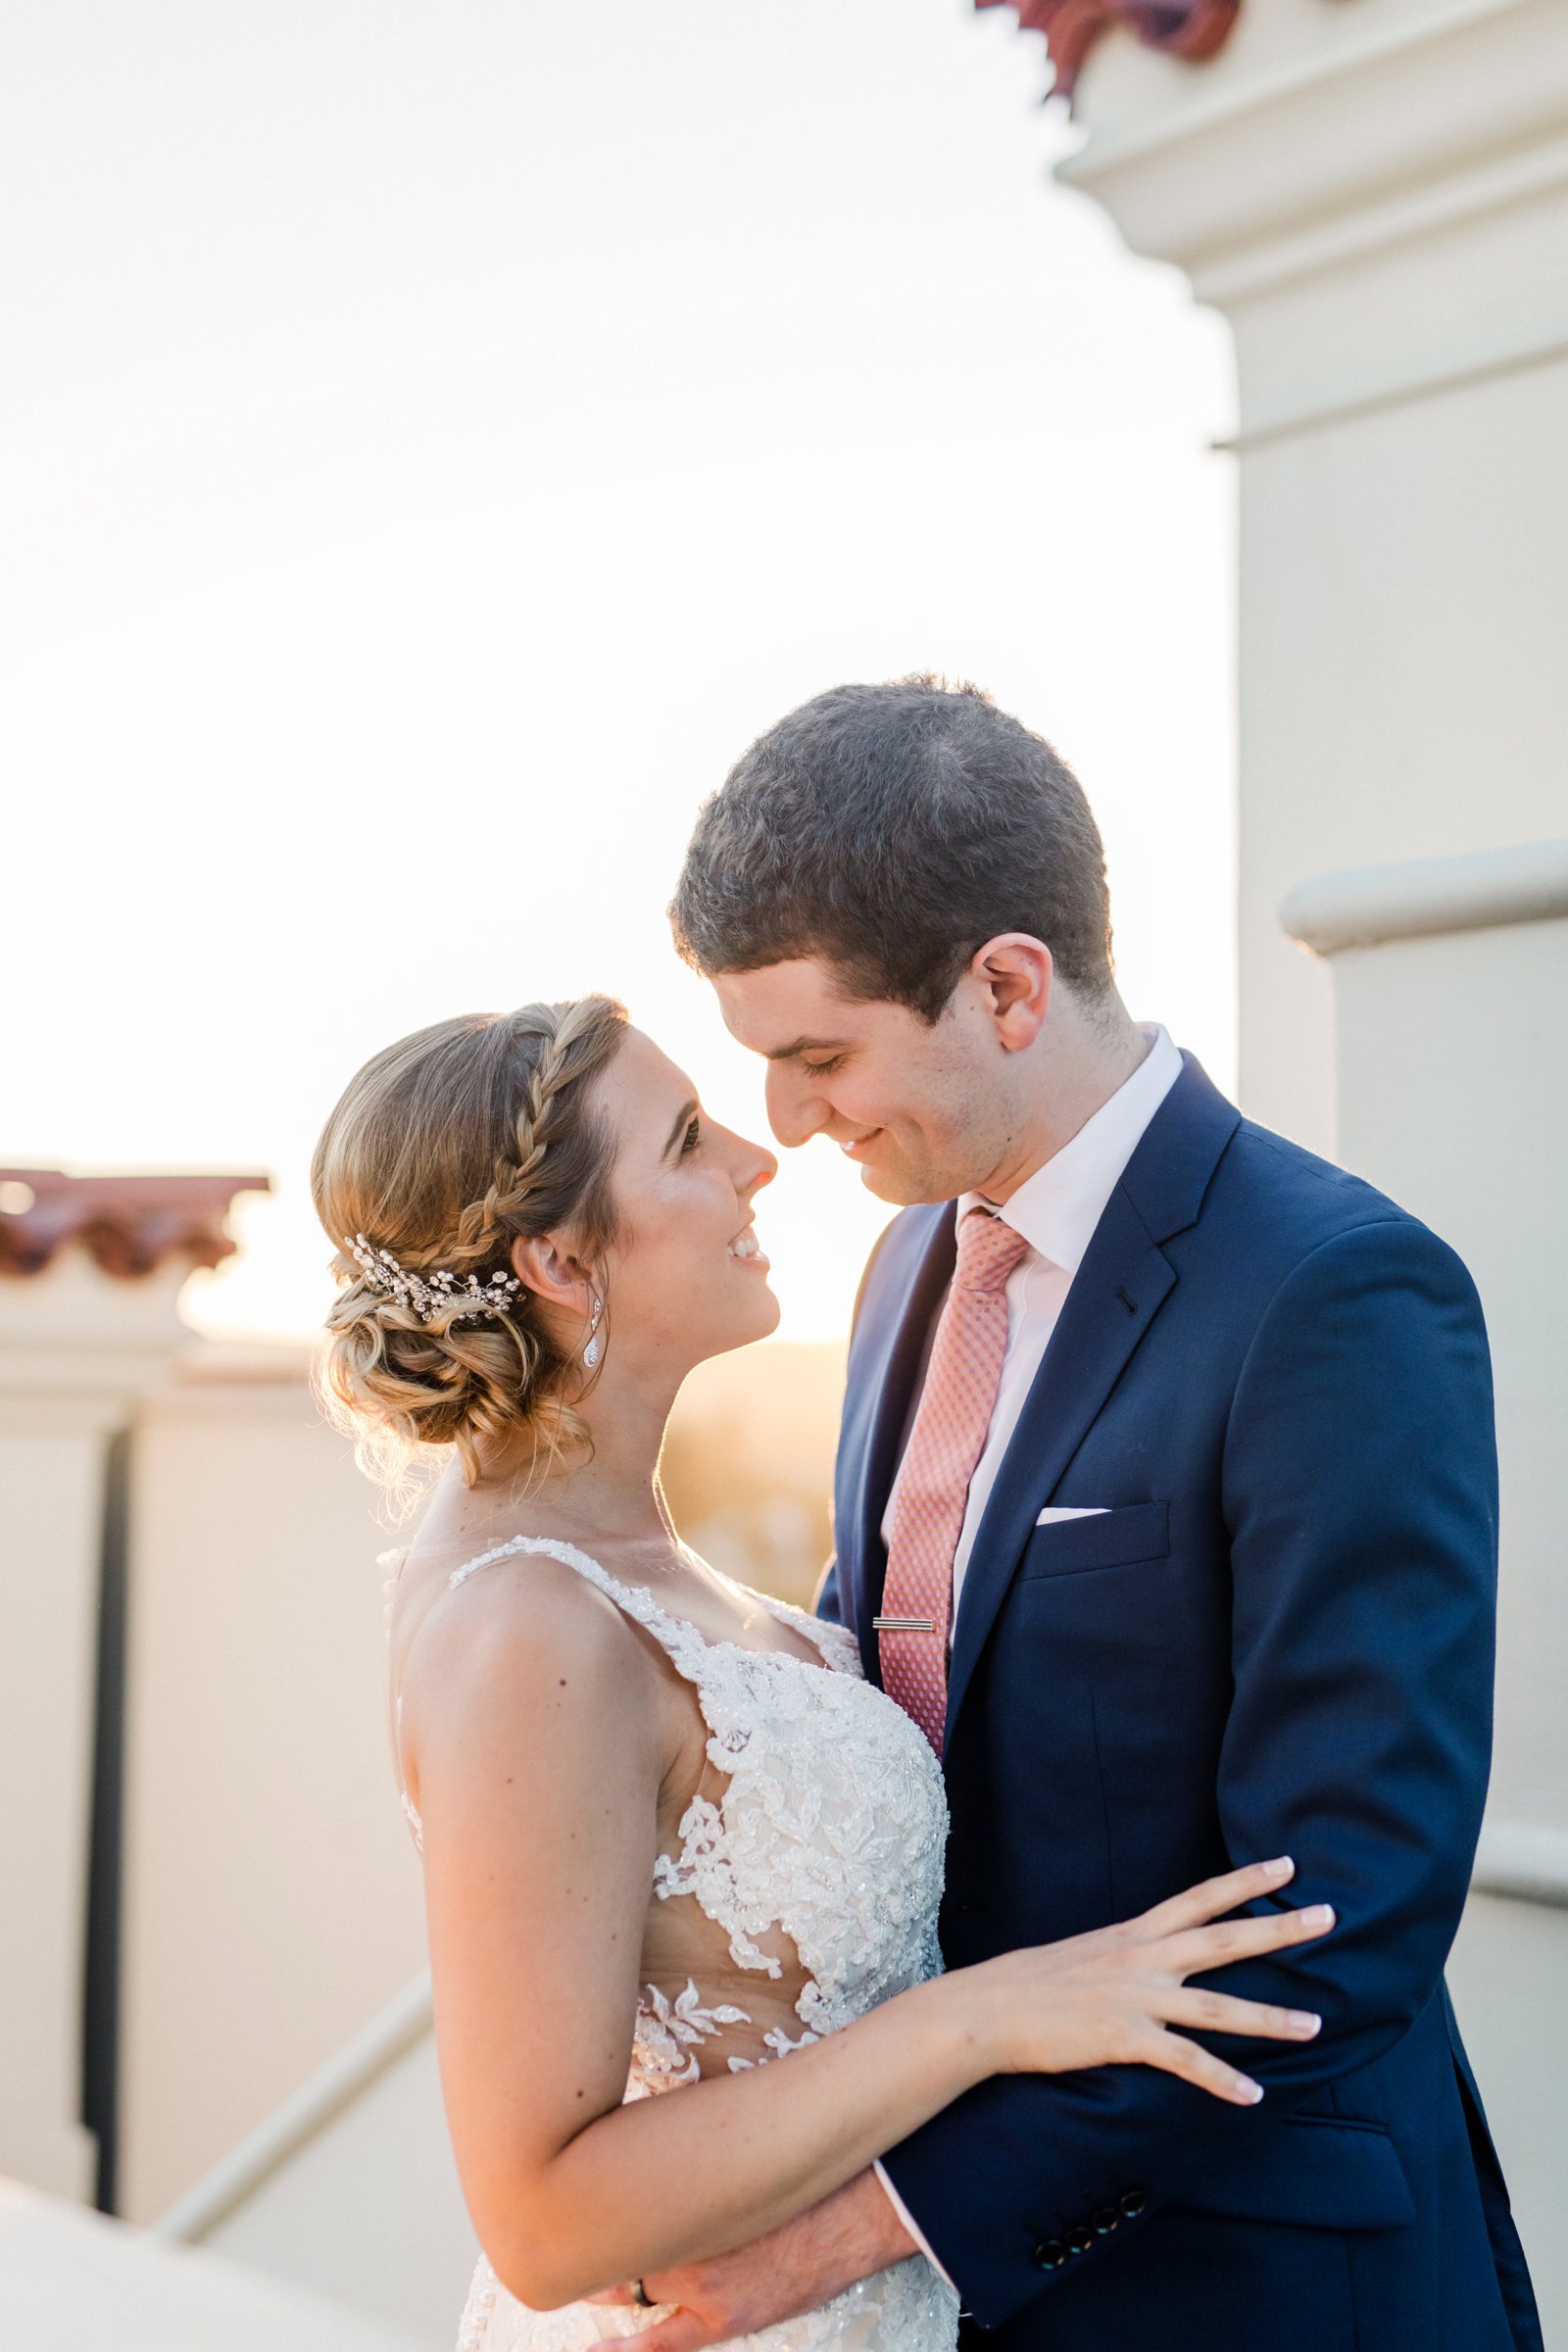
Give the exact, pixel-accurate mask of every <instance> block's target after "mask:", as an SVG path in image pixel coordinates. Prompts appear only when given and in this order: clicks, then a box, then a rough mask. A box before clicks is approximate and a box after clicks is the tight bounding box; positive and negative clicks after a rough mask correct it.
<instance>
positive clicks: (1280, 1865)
mask: <svg viewBox="0 0 1568 2352" xmlns="http://www.w3.org/2000/svg"><path fill="white" fill-rule="evenodd" d="M1263 1868H1264V1869H1265V1870H1266V1871H1267V1872H1268V1875H1269V1877H1270V1878H1271V1879H1288V1878H1289V1877H1290V1875H1291V1873H1292V1871H1293V1870H1294V1869H1295V1868H1296V1864H1295V1863H1294V1862H1293V1861H1292V1859H1291V1857H1290V1855H1289V1854H1280V1855H1278V1856H1276V1858H1275V1859H1274V1860H1273V1861H1272V1862H1265V1863H1264V1865H1263Z"/></svg>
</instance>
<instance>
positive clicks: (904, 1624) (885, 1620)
mask: <svg viewBox="0 0 1568 2352" xmlns="http://www.w3.org/2000/svg"><path fill="white" fill-rule="evenodd" d="M936 1630H937V1628H936V1619H935V1618H934V1617H873V1618H872V1620H871V1631H872V1632H873V1633H874V1634H934V1633H935V1632H936Z"/></svg>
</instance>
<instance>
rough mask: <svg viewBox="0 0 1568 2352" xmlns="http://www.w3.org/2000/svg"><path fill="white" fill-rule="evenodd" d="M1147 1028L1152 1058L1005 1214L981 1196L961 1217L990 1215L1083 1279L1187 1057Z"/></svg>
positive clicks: (972, 1197) (965, 1204) (966, 1201)
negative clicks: (1113, 1202)
mask: <svg viewBox="0 0 1568 2352" xmlns="http://www.w3.org/2000/svg"><path fill="white" fill-rule="evenodd" d="M1142 1028H1143V1034H1144V1036H1145V1037H1146V1038H1148V1040H1149V1052H1148V1053H1147V1054H1145V1055H1144V1058H1143V1060H1142V1061H1141V1062H1140V1063H1139V1065H1138V1067H1137V1069H1136V1070H1134V1071H1133V1073H1132V1076H1131V1077H1130V1078H1125V1079H1123V1081H1122V1083H1121V1085H1120V1086H1119V1087H1118V1088H1117V1089H1116V1092H1115V1093H1114V1094H1113V1095H1112V1096H1111V1097H1110V1100H1109V1101H1108V1102H1106V1103H1102V1104H1101V1106H1100V1108H1099V1109H1098V1110H1097V1111H1096V1112H1095V1114H1094V1116H1093V1118H1090V1119H1086V1120H1085V1121H1084V1124H1083V1125H1082V1126H1081V1127H1080V1128H1079V1130H1078V1132H1077V1134H1076V1135H1075V1136H1073V1137H1072V1138H1071V1140H1070V1141H1069V1142H1067V1143H1065V1144H1063V1145H1062V1147H1061V1150H1060V1151H1059V1152H1056V1153H1054V1156H1053V1157H1052V1158H1050V1159H1048V1160H1047V1161H1046V1163H1045V1165H1044V1166H1043V1167H1040V1168H1037V1169H1036V1170H1035V1172H1034V1174H1033V1175H1032V1176H1028V1177H1026V1178H1025V1179H1024V1181H1023V1183H1022V1184H1020V1185H1019V1187H1018V1189H1017V1191H1016V1192H1015V1193H1014V1194H1013V1195H1012V1198H1011V1199H1010V1200H1009V1201H1007V1202H1006V1203H1005V1205H1004V1206H1003V1207H1002V1208H1000V1209H999V1208H997V1206H996V1203H995V1202H994V1201H987V1200H985V1199H984V1198H983V1197H982V1196H981V1195H980V1194H979V1193H965V1194H964V1195H963V1196H962V1198H961V1199H960V1201H959V1202H958V1215H959V1218H960V1219H961V1218H962V1217H963V1215H964V1214H965V1212H966V1211H967V1210H968V1209H971V1208H985V1209H990V1210H991V1211H992V1212H993V1214H995V1215H997V1216H1000V1217H1001V1218H1002V1219H1003V1221H1004V1223H1005V1224H1008V1225H1010V1226H1011V1227H1012V1229H1013V1231H1014V1233H1021V1234H1022V1235H1023V1238H1024V1240H1025V1241H1026V1242H1027V1243H1028V1244H1029V1247H1030V1248H1031V1249H1032V1250H1038V1251H1039V1253H1040V1255H1041V1256H1042V1257H1049V1258H1050V1259H1051V1260H1052V1262H1053V1264H1054V1265H1058V1266H1060V1267H1062V1268H1063V1270H1064V1271H1065V1272H1066V1273H1068V1274H1076V1273H1077V1271H1078V1268H1079V1266H1080V1265H1081V1264H1082V1262H1083V1256H1084V1251H1085V1250H1087V1249H1088V1247H1089V1244H1090V1241H1091V1239H1092V1238H1093V1235H1094V1231H1095V1227H1096V1226H1097V1225H1098V1224H1099V1223H1100V1220H1101V1218H1102V1217H1103V1214H1104V1212H1105V1203H1106V1202H1107V1201H1109V1199H1110V1196H1111V1194H1112V1193H1113V1192H1114V1191H1115V1189H1116V1187H1117V1185H1118V1184H1119V1183H1120V1182H1121V1179H1122V1174H1123V1171H1124V1170H1125V1168H1126V1166H1127V1162H1128V1161H1129V1160H1130V1159H1131V1157H1132V1155H1133V1153H1134V1152H1135V1151H1136V1150H1137V1149H1138V1146H1139V1144H1140V1143H1141V1142H1142V1140H1143V1136H1144V1131H1145V1129H1146V1128H1147V1127H1148V1125H1149V1123H1150V1121H1151V1120H1152V1117H1153V1115H1154V1113H1155V1111H1156V1110H1157V1109H1158V1108H1159V1106H1160V1104H1161V1103H1163V1102H1164V1100H1165V1097H1166V1096H1167V1095H1168V1094H1169V1092H1170V1090H1171V1088H1172V1087H1173V1086H1174V1085H1175V1083H1176V1081H1177V1079H1178V1078H1179V1077H1180V1076H1181V1074H1182V1057H1181V1054H1180V1053H1179V1051H1178V1050H1177V1048H1176V1047H1175V1046H1174V1045H1173V1044H1172V1042H1171V1039H1170V1036H1169V1034H1168V1032H1167V1031H1165V1030H1164V1029H1161V1028H1160V1027H1158V1025H1157V1024H1155V1023H1152V1022H1146V1023H1144V1024H1142Z"/></svg>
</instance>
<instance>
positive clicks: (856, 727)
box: [669, 677, 1112, 1021]
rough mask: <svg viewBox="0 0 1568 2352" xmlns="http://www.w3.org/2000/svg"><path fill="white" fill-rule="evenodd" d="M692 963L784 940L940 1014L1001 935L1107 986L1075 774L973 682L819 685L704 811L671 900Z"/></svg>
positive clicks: (1106, 958)
mask: <svg viewBox="0 0 1568 2352" xmlns="http://www.w3.org/2000/svg"><path fill="white" fill-rule="evenodd" d="M669 913H670V920H671V922H672V923H673V925H674V929H675V943H676V946H677V947H678V948H679V950H680V953H681V955H682V956H684V957H685V958H686V961H687V962H688V963H691V964H694V965H695V966H696V968H697V969H698V970H699V971H701V972H706V973H710V974H711V973H714V972H749V971H756V970H758V969H759V968H760V967H761V966H762V965H764V964H770V963H784V962H788V961H790V960H792V959H793V958H795V957H797V956H824V957H826V958H827V960H828V961H830V962H831V963H833V964H835V965H836V966H837V967H838V969H839V971H840V973H841V975H842V977H843V979H844V982H845V984H846V985H847V986H848V987H849V989H850V990H851V992H852V993H853V994H854V995H856V996H859V997H864V998H886V999H890V1000H891V1001H893V1002H894V1003H897V1004H901V1005H908V1006H909V1007H910V1008H911V1009H912V1010H913V1011H915V1012H918V1013H920V1014H921V1015H922V1016H923V1017H924V1018H925V1019H926V1020H928V1021H935V1020H936V1019H937V1017H938V1016H939V1014H940V1013H941V1011H942V1009H943V1007H944V1005H946V1004H947V1003H948V1001H949V999H950V998H951V996H952V994H953V991H954V989H955V988H956V986H957V983H958V979H959V976H960V974H961V973H962V971H963V969H964V966H965V965H966V964H967V963H968V961H969V959H970V957H971V956H973V955H974V953H975V951H976V949H977V948H980V947H982V946H983V945H984V943H985V942H986V941H987V940H988V939H993V938H995V937H996V935H997V934H998V933H999V932H1002V931H1027V932H1029V933H1030V934H1031V935H1032V936H1033V937H1034V938H1036V939H1041V940H1044V941H1045V943H1046V946H1047V947H1048V948H1049V949H1050V950H1051V953H1052V956H1053V958H1054V962H1055V967H1056V971H1057V973H1058V974H1059V976H1060V978H1061V979H1062V980H1064V981H1065V982H1066V983H1067V985H1068V987H1069V988H1071V989H1072V990H1073V991H1074V992H1075V993H1076V994H1078V995H1080V996H1082V997H1084V998H1086V999H1088V1000H1090V1001H1095V1000H1099V999H1103V997H1104V996H1105V995H1106V994H1107V993H1108V992H1109V990H1110V988H1111V985H1112V981H1111V970H1112V966H1111V956H1110V902H1109V897H1108V894H1107V891H1106V888H1105V853H1104V848H1103V844H1102V842H1101V838H1100V828H1099V827H1098V825H1097V824H1096V823H1095V819H1094V816H1093V813H1092V812H1091V810H1090V807H1089V803H1088V801H1087V800H1086V799H1085V797H1084V791H1083V787H1082V785H1081V784H1080V783H1079V781H1078V779H1077V777H1076V776H1075V775H1074V774H1073V772H1072V770H1071V768H1070V767H1069V766H1068V765H1067V763H1066V761H1065V760H1062V759H1059V758H1058V757H1057V755H1056V753H1055V752H1054V751H1053V749H1052V747H1051V745H1050V744H1049V743H1047V742H1046V740H1045V738H1044V737H1043V736H1040V735H1035V734H1032V733H1031V732H1030V730H1029V729H1028V728H1027V727H1026V726H1023V725H1022V724H1021V723H1020V722H1019V721H1018V720H1017V719H1015V718H1009V717H1008V715H1007V713H1006V712H1005V711H999V710H998V709H997V707H996V705H995V703H993V702H992V700H991V698H990V696H989V695H987V694H984V693H982V692H981V690H980V688H979V687H977V686H968V685H962V684H958V685H950V684H948V682H947V681H946V680H945V679H941V678H935V677H911V678H898V679H895V680H893V681H892V682H891V683H890V684H887V685H882V686H834V687H832V688H830V689H829V691H828V692H827V693H826V694H819V695H817V696H815V697H814V698H813V699H812V701H810V702H809V703H803V704H802V705H801V707H800V709H799V710H798V711H791V712H790V713H789V715H788V717H786V718H781V719H780V720H779V721H778V723H777V725H776V726H772V727H769V729H768V730H767V733H766V734H765V735H760V736H759V737H758V739H757V741H756V742H755V743H754V744H753V745H752V748H751V750H750V751H749V752H746V753H744V754H743V755H742V757H741V758H740V759H739V760H736V762H735V765H734V766H733V767H732V768H731V769H730V772H729V774H728V776H727V777H726V778H725V780H724V782H723V784H722V785H721V786H720V788H719V790H718V791H717V792H715V793H714V794H713V796H712V798H711V800H709V801H708V802H707V803H706V804H705V805H704V808H703V809H702V812H701V814H700V815H699V817H698V819H697V829H696V831H695V833H694V834H693V835H692V840H691V846H690V848H689V849H688V850H687V852H686V862H685V864H684V866H683V867H682V868H681V876H680V881H679V882H678V884H677V885H676V889H675V897H674V900H673V902H672V904H671V906H670V909H669Z"/></svg>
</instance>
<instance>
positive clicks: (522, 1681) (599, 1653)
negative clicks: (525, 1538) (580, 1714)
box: [401, 1550, 647, 1729]
mask: <svg viewBox="0 0 1568 2352" xmlns="http://www.w3.org/2000/svg"><path fill="white" fill-rule="evenodd" d="M401 1681H402V1691H403V1699H404V1708H405V1723H406V1724H407V1725H408V1726H409V1728H411V1729H412V1728H413V1727H414V1723H415V1720H416V1719H417V1716H419V1715H422V1716H423V1717H424V1718H425V1719H426V1720H428V1719H429V1716H430V1714H431V1711H432V1709H439V1711H440V1712H441V1713H443V1714H446V1713H447V1712H449V1711H451V1712H453V1713H455V1714H457V1715H459V1716H462V1717H464V1718H466V1719H467V1720H469V1721H470V1722H471V1721H473V1719H474V1717H475V1715H476V1713H477V1714H482V1713H484V1712H486V1711H488V1709H489V1708H490V1707H492V1706H500V1707H502V1708H505V1709H507V1710H509V1711H514V1710H516V1709H518V1708H520V1707H526V1706H527V1705H528V1704H529V1703H530V1701H537V1700H539V1699H544V1698H547V1697H548V1699H549V1702H550V1706H551V1711H552V1713H556V1712H558V1710H559V1708H560V1707H561V1706H562V1705H563V1704H565V1705H568V1706H569V1705H571V1704H573V1703H582V1704H588V1705H600V1704H604V1703H605V1702H607V1701H609V1702H610V1703H612V1704H613V1703H616V1702H617V1701H619V1700H623V1699H625V1698H626V1697H627V1696H629V1695H630V1694H631V1693H633V1692H634V1691H637V1690H639V1689H640V1688H641V1687H642V1686H643V1685H644V1684H645V1683H646V1681H647V1659H646V1655H645V1651H644V1648H643V1645H642V1644H641V1643H640V1642H639V1641H638V1639H637V1637H636V1635H635V1634H634V1632H633V1629H632V1627H631V1625H630V1624H629V1623H628V1621H627V1620H626V1618H625V1617H624V1616H623V1614H622V1613H621V1611H620V1610H619V1609H618V1608H617V1607H616V1606H615V1604H614V1602H613V1600H611V1599H610V1597H609V1596H608V1594H606V1593H602V1592H600V1591H599V1590H598V1588H597V1587H596V1586H594V1585H592V1584H590V1583H589V1582H588V1580H587V1579H586V1578H585V1577H583V1576H581V1575H580V1574H578V1572H577V1571H576V1570H575V1569H573V1568H571V1567H570V1566H568V1565H567V1564H566V1563H565V1562H564V1561H562V1560H559V1559H555V1558H552V1557H551V1556H550V1555H549V1554H548V1553H541V1552H532V1551H520V1550H519V1551H515V1552H511V1553H505V1554H502V1555H501V1556H498V1557H495V1558H488V1557H486V1558H484V1559H483V1564H482V1565H480V1564H478V1562H477V1561H476V1562H472V1563H462V1564H460V1566H459V1567H458V1568H457V1569H456V1570H454V1571H452V1572H450V1573H448V1574H447V1575H445V1576H443V1577H442V1578H441V1580H440V1583H439V1585H438V1586H437V1587H436V1588H435V1589H434V1590H433V1591H432V1592H431V1593H430V1594H429V1597H428V1599H427V1602H426V1605H425V1607H424V1610H423V1613H422V1615H421V1617H420V1619H419V1622H418V1625H417V1628H416V1630H415V1631H414V1632H413V1634H412V1636H411V1637H410V1639H409V1642H408V1647H407V1651H406V1655H405V1659H404V1664H403V1671H402V1678H401ZM566 1693H569V1694H570V1696H569V1697H564V1695H563V1694H566Z"/></svg>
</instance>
